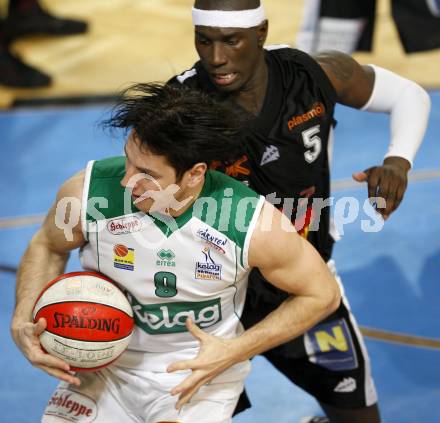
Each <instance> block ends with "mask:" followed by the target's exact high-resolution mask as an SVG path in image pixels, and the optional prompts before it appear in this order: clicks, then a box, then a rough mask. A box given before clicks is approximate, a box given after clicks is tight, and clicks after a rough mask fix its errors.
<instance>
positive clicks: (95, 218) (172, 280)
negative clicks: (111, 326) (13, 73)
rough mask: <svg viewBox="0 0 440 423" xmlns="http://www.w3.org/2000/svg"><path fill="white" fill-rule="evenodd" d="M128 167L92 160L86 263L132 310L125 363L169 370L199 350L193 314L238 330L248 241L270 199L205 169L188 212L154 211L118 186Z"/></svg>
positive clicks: (216, 326) (224, 330)
mask: <svg viewBox="0 0 440 423" xmlns="http://www.w3.org/2000/svg"><path fill="white" fill-rule="evenodd" d="M124 173H125V157H116V158H110V159H105V160H100V161H92V162H90V163H89V164H88V166H87V170H86V175H85V182H84V194H83V204H82V216H81V218H82V226H83V232H84V236H85V237H86V239H87V240H88V243H87V244H86V245H85V246H84V247H83V249H82V251H81V253H80V257H81V263H82V265H83V267H84V268H85V269H90V270H94V271H97V272H101V273H103V274H105V275H107V276H108V277H109V278H111V279H113V280H114V281H116V282H117V283H118V284H119V285H120V287H121V288H122V289H124V290H125V291H126V293H127V297H128V299H129V301H130V303H131V305H132V307H133V311H134V319H135V323H136V327H135V331H134V333H133V336H132V339H131V342H130V345H129V348H128V350H127V351H126V352H125V353H124V354H123V356H122V357H121V358H120V359H119V360H118V364H121V365H123V366H127V367H132V366H133V367H136V368H139V367H141V368H144V369H147V370H151V371H164V370H165V368H166V366H167V365H169V364H170V363H171V362H173V361H177V360H180V359H188V358H193V357H194V356H195V355H196V353H197V348H198V345H199V344H198V341H197V340H196V339H194V338H193V336H192V335H191V334H190V333H189V332H188V331H187V329H186V327H185V320H186V319H187V317H191V318H192V319H193V321H195V322H196V323H197V325H198V326H199V327H200V328H202V329H203V330H204V331H206V332H208V333H211V334H213V335H216V336H220V337H224V338H231V337H235V336H237V335H238V334H239V333H241V331H242V327H241V324H240V322H239V318H240V316H241V313H242V310H243V305H244V300H245V290H246V286H247V278H248V273H249V271H250V268H249V264H248V249H249V242H250V239H251V236H252V233H253V230H254V228H255V225H256V221H257V219H258V215H259V213H260V210H261V207H262V205H263V203H264V198H263V197H261V196H259V195H258V194H256V193H255V192H254V191H252V190H251V189H249V188H248V187H246V186H245V185H244V184H242V183H241V182H238V181H235V180H234V179H232V178H230V177H228V176H226V175H224V174H222V173H219V172H215V171H208V172H207V174H206V180H205V184H204V186H203V189H202V191H201V193H200V196H199V198H198V199H197V201H196V202H195V203H194V204H193V205H192V206H191V207H190V208H189V209H187V210H186V211H185V212H184V213H183V214H182V215H181V216H178V217H176V218H174V219H173V218H169V217H168V218H167V217H166V216H164V215H157V214H156V215H155V216H154V217H153V216H152V215H150V214H145V213H143V212H140V211H139V210H137V209H136V207H135V206H134V205H133V203H132V198H131V195H130V192H129V190H127V191H125V190H124V188H123V187H122V186H121V185H120V181H121V179H122V178H123V176H124ZM124 203H125V204H124ZM139 353H142V354H139Z"/></svg>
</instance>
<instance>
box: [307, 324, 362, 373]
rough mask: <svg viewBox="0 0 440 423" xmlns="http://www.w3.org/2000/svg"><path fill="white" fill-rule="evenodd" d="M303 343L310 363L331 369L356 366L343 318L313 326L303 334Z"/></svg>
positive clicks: (355, 358)
mask: <svg viewBox="0 0 440 423" xmlns="http://www.w3.org/2000/svg"><path fill="white" fill-rule="evenodd" d="M304 343H305V348H306V351H307V353H308V355H309V357H310V358H309V359H310V361H311V362H312V363H316V364H318V365H320V366H322V367H325V368H326V369H329V370H332V371H340V370H353V369H356V368H357V367H358V360H357V356H356V351H355V349H354V344H353V340H352V338H351V335H350V332H349V330H348V327H347V323H346V321H345V320H344V319H339V320H333V321H331V322H328V323H322V324H319V325H317V326H315V327H314V328H312V329H311V330H309V331H308V332H306V334H305V335H304Z"/></svg>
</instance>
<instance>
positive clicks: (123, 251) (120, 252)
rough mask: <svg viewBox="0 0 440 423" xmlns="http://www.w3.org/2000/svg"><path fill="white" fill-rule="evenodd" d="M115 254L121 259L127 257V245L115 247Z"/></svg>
mask: <svg viewBox="0 0 440 423" xmlns="http://www.w3.org/2000/svg"><path fill="white" fill-rule="evenodd" d="M113 252H114V253H115V254H116V255H117V256H119V257H125V256H126V255H127V254H128V248H127V247H126V246H125V245H122V244H118V245H115V246H114V248H113Z"/></svg>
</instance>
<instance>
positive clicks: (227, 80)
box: [211, 72, 238, 86]
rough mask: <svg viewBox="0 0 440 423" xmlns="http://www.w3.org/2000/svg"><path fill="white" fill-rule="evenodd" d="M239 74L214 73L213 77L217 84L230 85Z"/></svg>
mask: <svg viewBox="0 0 440 423" xmlns="http://www.w3.org/2000/svg"><path fill="white" fill-rule="evenodd" d="M237 76H238V75H237V74H236V73H234V72H231V73H213V74H211V77H212V79H213V81H214V83H215V84H216V85H222V86H225V85H230V84H232V83H233V82H234V81H235V80H236V79H237Z"/></svg>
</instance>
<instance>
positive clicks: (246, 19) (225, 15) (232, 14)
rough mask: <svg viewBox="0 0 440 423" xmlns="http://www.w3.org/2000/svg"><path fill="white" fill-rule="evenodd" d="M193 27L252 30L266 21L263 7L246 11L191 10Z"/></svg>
mask: <svg viewBox="0 0 440 423" xmlns="http://www.w3.org/2000/svg"><path fill="white" fill-rule="evenodd" d="M192 19H193V24H194V26H213V27H218V28H252V27H254V26H258V25H260V24H261V23H262V22H263V21H264V20H266V14H265V13H264V8H263V5H262V4H261V5H260V7H257V8H256V9H246V10H203V9H196V8H195V7H193V8H192Z"/></svg>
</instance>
